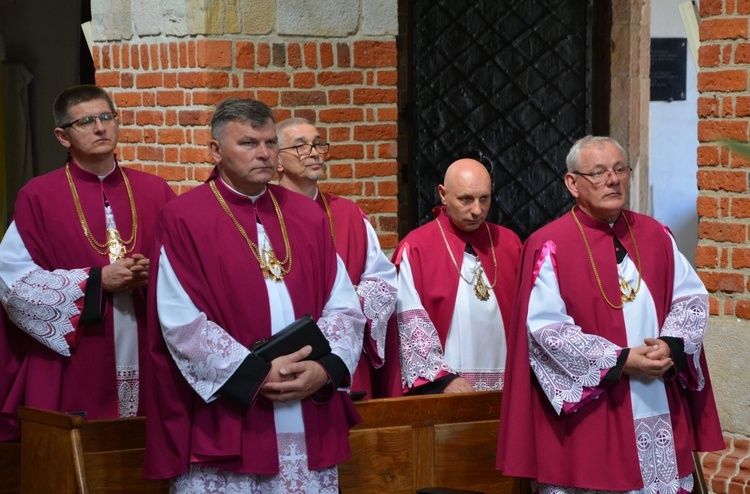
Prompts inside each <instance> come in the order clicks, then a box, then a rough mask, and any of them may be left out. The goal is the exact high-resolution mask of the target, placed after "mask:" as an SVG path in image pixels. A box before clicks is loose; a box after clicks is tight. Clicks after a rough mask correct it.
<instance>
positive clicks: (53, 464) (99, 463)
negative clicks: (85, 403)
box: [18, 407, 169, 494]
mask: <svg viewBox="0 0 750 494" xmlns="http://www.w3.org/2000/svg"><path fill="white" fill-rule="evenodd" d="M18 415H19V417H20V418H21V437H22V438H23V439H22V451H21V492H23V493H24V494H37V493H39V494H42V493H44V494H49V493H54V492H60V493H63V492H64V493H71V494H96V493H122V494H126V493H129V494H133V493H138V494H151V493H167V492H169V482H168V481H166V480H165V481H153V480H146V479H144V478H143V449H144V446H145V443H146V435H145V420H144V419H143V417H136V418H126V419H117V420H85V419H83V418H81V417H79V416H76V415H69V414H64V413H57V412H50V411H47V410H39V409H34V408H25V407H21V408H19V409H18Z"/></svg>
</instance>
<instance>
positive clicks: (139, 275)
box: [102, 254, 148, 292]
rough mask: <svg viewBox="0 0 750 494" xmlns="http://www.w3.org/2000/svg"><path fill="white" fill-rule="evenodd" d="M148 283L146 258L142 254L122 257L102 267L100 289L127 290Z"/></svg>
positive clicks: (109, 290) (107, 290)
mask: <svg viewBox="0 0 750 494" xmlns="http://www.w3.org/2000/svg"><path fill="white" fill-rule="evenodd" d="M147 284H148V259H147V258H146V256H144V255H143V254H134V255H133V257H132V258H128V259H122V260H121V261H117V262H114V263H112V264H109V265H107V266H104V267H103V268H102V290H104V291H105V292H127V291H131V290H136V289H138V288H142V287H144V286H146V285H147Z"/></svg>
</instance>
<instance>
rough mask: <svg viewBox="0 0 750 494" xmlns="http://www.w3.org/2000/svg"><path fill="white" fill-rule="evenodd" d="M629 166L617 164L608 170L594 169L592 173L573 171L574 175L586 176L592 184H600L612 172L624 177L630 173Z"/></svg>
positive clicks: (618, 176) (607, 178)
mask: <svg viewBox="0 0 750 494" xmlns="http://www.w3.org/2000/svg"><path fill="white" fill-rule="evenodd" d="M630 171H631V168H630V167H629V166H627V165H617V166H616V167H614V168H610V169H609V170H596V171H595V172H592V173H583V172H573V174H574V175H581V176H583V177H586V178H588V179H589V180H591V182H592V183H593V184H594V185H601V184H603V183H604V182H606V181H607V180H609V176H610V174H612V173H614V174H615V175H617V178H619V179H624V178H627V177H628V176H629V175H630Z"/></svg>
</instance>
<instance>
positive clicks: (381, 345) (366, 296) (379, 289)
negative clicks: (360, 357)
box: [357, 277, 396, 360]
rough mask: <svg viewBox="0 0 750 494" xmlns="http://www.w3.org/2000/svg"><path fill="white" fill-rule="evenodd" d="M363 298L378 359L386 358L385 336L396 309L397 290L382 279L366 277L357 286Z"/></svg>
mask: <svg viewBox="0 0 750 494" xmlns="http://www.w3.org/2000/svg"><path fill="white" fill-rule="evenodd" d="M357 293H358V294H359V296H360V297H362V311H363V312H364V313H365V317H366V318H367V319H368V320H369V321H370V336H371V337H372V339H373V340H374V341H375V345H376V348H377V352H378V358H380V360H383V359H384V357H385V334H386V330H387V329H388V319H389V318H390V317H391V314H393V311H394V309H395V308H396V288H395V287H392V286H391V285H389V284H388V283H386V282H385V281H383V280H381V279H380V278H371V277H365V278H362V280H361V281H360V282H359V285H357Z"/></svg>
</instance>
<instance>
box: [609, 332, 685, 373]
mask: <svg viewBox="0 0 750 494" xmlns="http://www.w3.org/2000/svg"><path fill="white" fill-rule="evenodd" d="M643 343H644V345H643V346H637V347H631V348H630V352H629V353H628V358H627V360H626V361H625V366H624V368H623V371H622V372H623V374H627V375H630V376H634V377H650V378H652V379H658V378H660V377H663V376H664V374H665V373H666V372H667V371H668V370H669V369H671V368H672V366H673V365H674V361H672V355H671V354H672V352H671V350H670V349H669V345H667V343H666V342H664V341H663V340H659V339H656V338H645V339H644V340H643Z"/></svg>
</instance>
